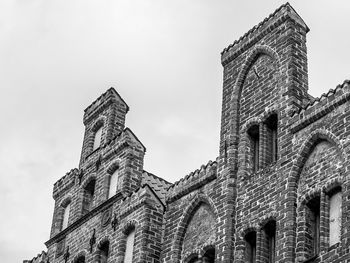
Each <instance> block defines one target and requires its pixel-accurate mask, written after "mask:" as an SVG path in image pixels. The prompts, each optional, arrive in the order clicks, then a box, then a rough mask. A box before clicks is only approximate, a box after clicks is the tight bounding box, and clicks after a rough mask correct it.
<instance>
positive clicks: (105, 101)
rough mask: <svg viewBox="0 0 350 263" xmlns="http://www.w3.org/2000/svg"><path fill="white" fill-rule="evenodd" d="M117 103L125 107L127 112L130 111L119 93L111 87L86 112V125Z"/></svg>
mask: <svg viewBox="0 0 350 263" xmlns="http://www.w3.org/2000/svg"><path fill="white" fill-rule="evenodd" d="M117 101H119V102H121V103H122V104H124V105H125V107H126V112H128V111H129V106H128V105H127V104H126V102H125V101H124V100H123V98H122V97H121V96H120V95H119V93H118V92H117V91H116V90H115V89H114V88H113V87H111V88H109V89H108V90H107V91H106V92H105V93H103V94H102V95H101V96H100V97H98V98H97V99H96V100H95V101H94V102H92V103H91V104H90V106H88V107H87V108H86V109H85V110H84V124H85V125H86V123H87V122H89V120H91V119H92V118H93V117H94V116H96V115H97V114H98V113H99V112H100V111H101V110H103V109H104V108H105V107H107V106H108V105H110V104H111V103H112V102H117Z"/></svg>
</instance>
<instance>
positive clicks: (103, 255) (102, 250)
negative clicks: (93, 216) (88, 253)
mask: <svg viewBox="0 0 350 263" xmlns="http://www.w3.org/2000/svg"><path fill="white" fill-rule="evenodd" d="M108 256H109V241H105V242H103V243H102V244H101V245H100V246H99V248H98V251H97V262H98V263H107V260H108Z"/></svg>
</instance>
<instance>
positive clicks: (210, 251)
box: [202, 248, 215, 263]
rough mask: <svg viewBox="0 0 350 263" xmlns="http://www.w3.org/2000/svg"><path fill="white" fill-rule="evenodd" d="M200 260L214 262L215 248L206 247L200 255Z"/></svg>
mask: <svg viewBox="0 0 350 263" xmlns="http://www.w3.org/2000/svg"><path fill="white" fill-rule="evenodd" d="M202 262H203V263H214V262H215V249H214V248H210V249H208V250H207V251H206V252H205V253H204V255H203V257H202Z"/></svg>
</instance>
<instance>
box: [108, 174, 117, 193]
mask: <svg viewBox="0 0 350 263" xmlns="http://www.w3.org/2000/svg"><path fill="white" fill-rule="evenodd" d="M118 177H119V170H118V169H116V170H115V171H114V172H113V173H112V174H111V175H110V176H109V188H108V198H111V197H112V196H114V195H115V194H116V192H117V189H118Z"/></svg>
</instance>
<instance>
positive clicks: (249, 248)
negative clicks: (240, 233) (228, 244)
mask: <svg viewBox="0 0 350 263" xmlns="http://www.w3.org/2000/svg"><path fill="white" fill-rule="evenodd" d="M244 239H245V243H246V249H245V258H246V262H248V263H255V260H256V232H255V231H252V232H249V233H248V234H246V236H245V238H244Z"/></svg>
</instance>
